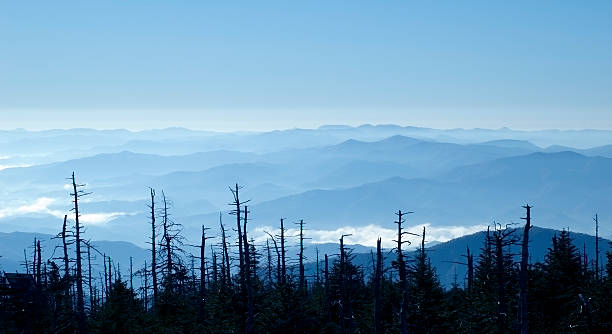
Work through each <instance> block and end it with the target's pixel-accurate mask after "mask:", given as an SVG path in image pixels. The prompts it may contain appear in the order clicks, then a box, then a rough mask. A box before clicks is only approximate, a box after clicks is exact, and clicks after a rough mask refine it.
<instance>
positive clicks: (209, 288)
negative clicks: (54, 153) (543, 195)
mask: <svg viewBox="0 0 612 334" xmlns="http://www.w3.org/2000/svg"><path fill="white" fill-rule="evenodd" d="M71 182H72V189H71V191H70V195H71V197H70V198H71V201H72V206H73V211H72V213H71V215H67V216H66V218H65V219H64V222H63V224H61V225H60V226H59V228H58V234H57V236H56V238H57V240H58V244H57V247H55V248H54V249H43V247H41V244H40V241H39V240H34V241H33V243H32V247H31V248H28V249H26V250H24V263H23V265H24V270H23V271H22V272H21V273H18V274H14V273H5V274H3V275H2V278H1V280H0V294H1V298H0V330H1V331H3V332H6V333H23V332H25V333H46V332H49V333H74V332H77V333H516V332H520V333H530V332H533V333H594V332H609V331H610V330H612V306H611V303H610V301H612V289H611V288H612V272H611V270H612V267H611V266H610V261H608V264H607V265H606V264H605V261H603V259H604V258H606V257H607V258H608V259H612V254H611V252H610V251H608V252H607V254H604V252H603V251H602V248H600V247H599V245H597V250H596V254H598V256H597V257H596V259H593V258H589V256H588V253H587V252H586V245H582V246H583V247H582V248H581V245H576V244H575V240H573V235H572V234H571V233H570V232H569V231H566V230H564V231H562V232H560V233H558V234H554V235H553V236H552V238H551V246H550V247H549V248H548V249H547V250H546V252H545V254H544V255H543V258H542V259H541V261H532V257H531V256H530V249H532V248H533V245H532V244H530V243H529V242H526V240H527V237H529V236H530V232H531V229H530V228H529V227H530V225H531V224H530V223H531V216H530V212H529V209H530V207H528V206H526V207H525V208H526V209H527V213H526V216H525V217H523V219H525V221H526V225H525V227H526V228H525V229H520V228H518V227H519V226H518V225H513V226H505V225H501V224H497V223H493V224H492V225H491V226H490V228H489V230H488V231H487V232H485V233H484V234H483V235H482V237H483V238H482V242H481V244H480V245H478V247H474V246H472V245H468V246H466V248H465V250H463V249H461V250H457V251H459V252H462V253H461V254H462V257H461V259H460V260H459V261H457V260H456V259H455V260H453V259H449V261H450V262H452V263H454V264H456V265H459V266H465V268H466V270H465V275H461V276H462V277H456V279H455V280H454V281H453V284H452V285H451V286H450V287H448V288H445V287H444V285H443V284H442V283H441V282H440V279H439V274H438V272H437V269H436V267H435V266H434V265H432V256H434V254H433V253H435V252H434V248H426V247H425V244H426V239H427V230H426V228H423V230H422V232H421V233H419V234H418V237H419V239H420V243H419V245H418V246H417V250H416V251H414V252H412V251H407V250H406V247H407V246H408V245H407V241H406V240H407V234H409V233H408V232H407V231H406V230H405V229H404V225H405V224H406V221H407V220H409V219H410V215H409V214H407V213H405V212H402V211H398V213H397V217H396V220H395V228H396V229H397V236H396V238H395V240H387V241H386V242H388V243H389V244H390V243H391V242H392V243H393V244H394V245H395V247H394V248H393V249H391V250H383V249H382V248H381V247H380V242H379V247H378V248H377V251H376V254H374V253H372V254H370V261H369V262H365V263H359V261H356V256H355V254H353V252H352V250H351V249H350V247H347V246H346V240H347V239H349V238H350V237H351V235H339V236H338V239H339V247H338V249H337V250H336V251H335V252H334V253H333V254H317V256H319V257H318V259H319V260H320V261H315V266H316V267H315V268H316V269H315V270H314V271H311V272H309V271H307V270H306V268H305V264H304V263H305V261H306V259H305V256H304V252H303V248H302V247H301V246H302V245H303V244H302V242H303V240H305V239H307V238H308V229H307V227H308V225H307V223H308V222H305V221H300V222H299V224H298V230H299V231H300V234H299V235H298V236H297V237H298V239H299V241H300V242H299V245H300V247H298V251H297V252H293V250H291V251H289V249H288V239H289V238H295V237H296V236H294V235H288V233H287V229H288V228H289V226H288V225H289V223H288V222H287V221H285V220H284V219H280V220H279V226H278V229H277V230H276V231H267V232H268V236H269V238H268V240H266V242H265V243H263V244H262V243H256V242H255V241H254V240H253V238H252V237H251V236H250V232H251V229H250V225H249V222H250V216H251V215H252V213H251V211H250V210H251V208H250V207H249V206H248V201H247V200H243V199H241V196H240V194H241V190H242V188H241V187H240V186H239V185H238V184H235V185H233V186H231V187H230V190H231V197H230V198H232V199H233V201H232V202H231V211H230V213H231V214H232V216H225V217H224V216H219V218H218V221H215V222H210V223H207V224H205V225H204V226H202V229H201V238H200V242H199V243H198V244H188V243H186V242H185V239H184V236H183V232H182V226H181V225H180V221H175V219H174V217H173V215H172V205H171V204H172V203H171V201H169V200H168V198H166V195H165V193H164V192H163V191H160V192H155V191H154V190H153V189H151V191H150V200H151V201H150V203H149V210H150V217H149V222H148V223H146V222H143V224H147V225H148V226H149V228H150V231H151V233H150V240H151V242H150V246H151V250H150V253H149V255H150V257H149V258H148V261H147V262H145V263H144V264H143V265H142V266H134V265H133V262H132V259H131V258H130V261H129V263H118V262H117V261H116V259H113V258H111V257H109V256H107V254H106V253H105V252H104V249H103V248H102V247H99V246H97V245H96V244H94V243H92V242H90V241H89V240H87V238H86V228H85V227H86V226H83V225H82V224H81V223H80V222H79V219H78V218H79V215H80V213H79V202H80V200H81V197H83V196H86V195H87V192H86V191H84V189H83V188H82V186H81V185H80V184H79V183H78V182H77V180H76V178H75V177H74V176H73V177H72V179H71ZM517 212H518V210H517ZM389 225H390V226H393V221H391V222H389ZM521 227H522V225H521ZM213 231H219V233H215V232H213ZM532 233H533V232H532ZM533 234H534V235H537V233H533ZM214 236H217V237H214ZM531 240H532V242H533V240H534V239H531ZM597 240H598V242H599V241H600V239H597ZM470 246H471V247H472V249H471V250H470ZM475 248H479V251H476V249H475ZM194 250H195V251H194ZM464 251H465V252H464ZM463 252H464V253H463ZM92 255H93V256H92ZM385 258H388V259H392V260H391V262H390V263H389V262H388V261H385ZM92 259H93V260H94V261H97V264H98V265H99V261H100V259H102V264H103V271H99V275H98V277H96V275H95V272H93V271H92ZM96 259H97V260H96ZM94 265H95V264H94Z"/></svg>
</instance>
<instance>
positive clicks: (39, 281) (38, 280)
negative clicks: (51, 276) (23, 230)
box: [36, 240, 42, 285]
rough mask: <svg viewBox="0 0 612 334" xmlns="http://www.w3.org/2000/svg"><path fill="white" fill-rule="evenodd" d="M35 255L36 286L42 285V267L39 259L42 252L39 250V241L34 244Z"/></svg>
mask: <svg viewBox="0 0 612 334" xmlns="http://www.w3.org/2000/svg"><path fill="white" fill-rule="evenodd" d="M36 253H37V255H38V256H37V257H36V261H37V262H36V283H37V284H38V285H41V284H42V276H41V267H42V261H41V257H42V254H41V253H42V252H41V249H40V240H38V241H37V242H36Z"/></svg>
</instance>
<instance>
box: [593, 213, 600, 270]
mask: <svg viewBox="0 0 612 334" xmlns="http://www.w3.org/2000/svg"><path fill="white" fill-rule="evenodd" d="M593 220H595V280H597V281H599V217H598V215H597V214H595V218H594V219H593Z"/></svg>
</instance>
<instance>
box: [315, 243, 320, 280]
mask: <svg viewBox="0 0 612 334" xmlns="http://www.w3.org/2000/svg"><path fill="white" fill-rule="evenodd" d="M315 253H316V254H317V262H316V263H317V275H316V278H317V284H319V283H321V274H320V272H319V247H315Z"/></svg>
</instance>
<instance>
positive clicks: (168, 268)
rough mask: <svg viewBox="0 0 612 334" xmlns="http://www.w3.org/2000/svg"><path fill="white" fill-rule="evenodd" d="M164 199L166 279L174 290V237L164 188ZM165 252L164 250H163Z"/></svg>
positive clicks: (163, 224) (171, 289)
mask: <svg viewBox="0 0 612 334" xmlns="http://www.w3.org/2000/svg"><path fill="white" fill-rule="evenodd" d="M162 201H163V203H164V215H163V221H162V226H163V228H164V235H163V237H162V239H164V241H165V247H166V279H167V282H168V288H169V289H170V291H173V279H172V269H173V266H174V264H173V263H172V243H171V242H172V237H171V236H170V231H169V229H168V201H167V200H166V194H165V193H164V191H163V190H162ZM162 252H163V250H162Z"/></svg>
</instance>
